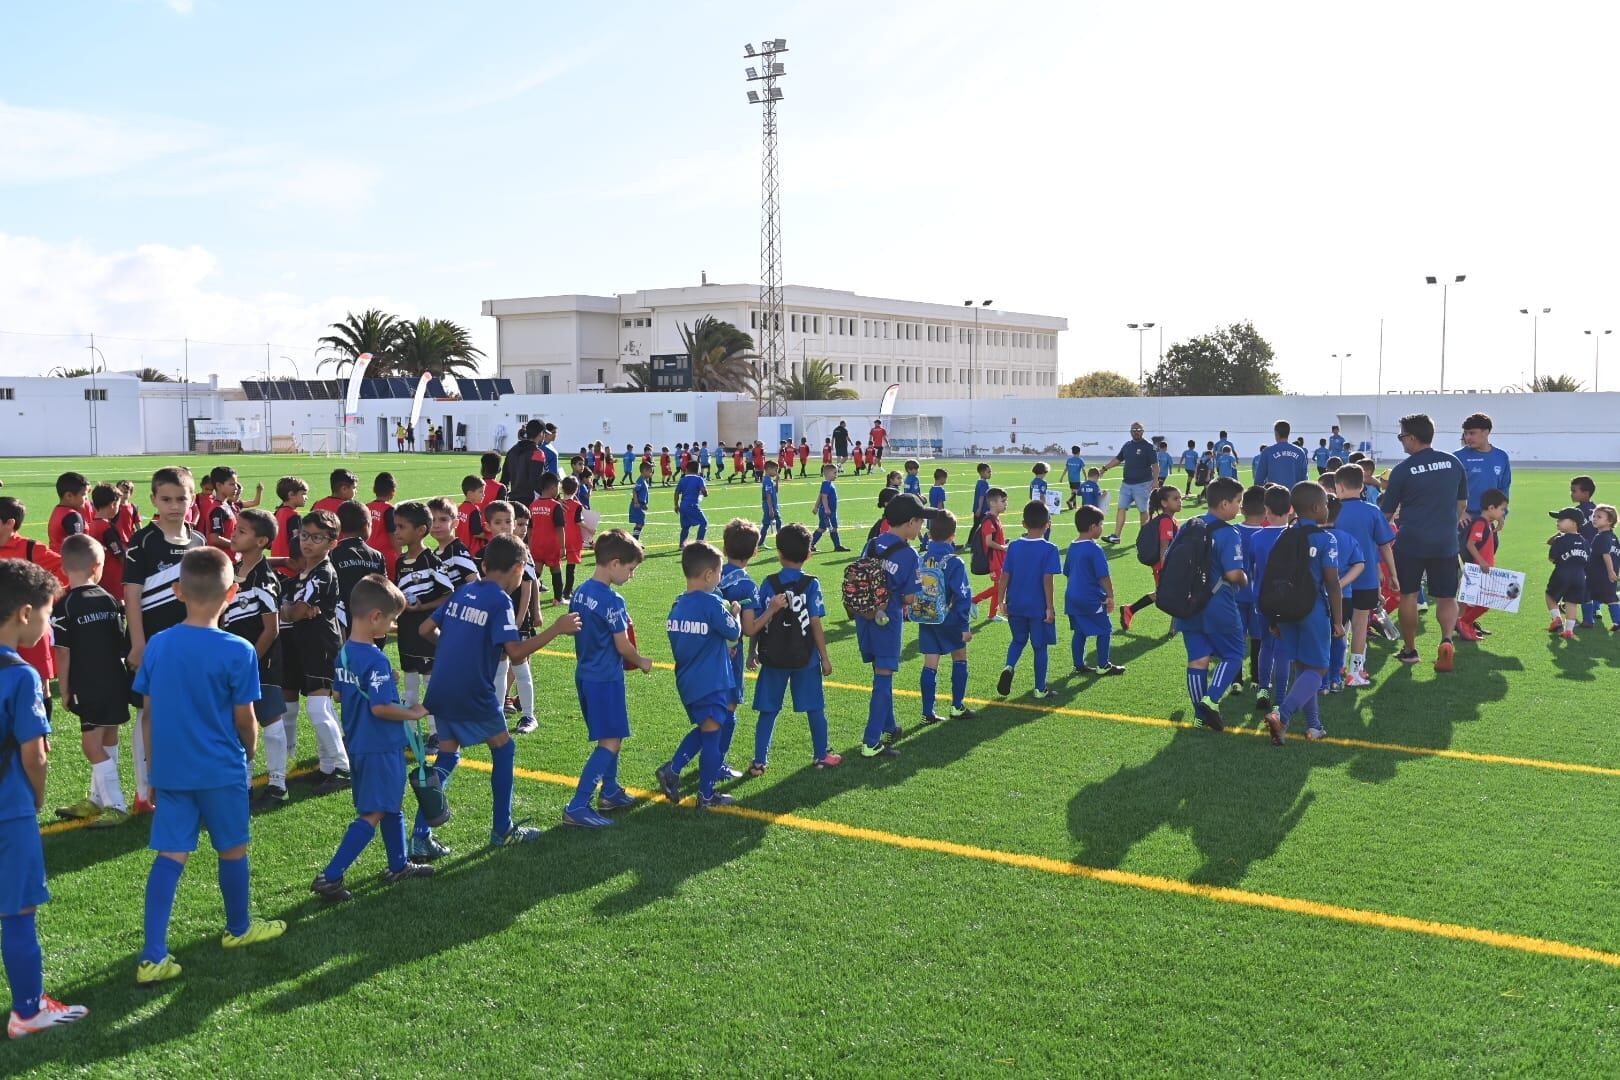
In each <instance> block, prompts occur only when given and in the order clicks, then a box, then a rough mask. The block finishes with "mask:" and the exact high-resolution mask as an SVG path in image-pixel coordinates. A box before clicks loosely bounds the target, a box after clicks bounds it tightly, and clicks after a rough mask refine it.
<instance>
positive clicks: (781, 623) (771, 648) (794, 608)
mask: <svg viewBox="0 0 1620 1080" xmlns="http://www.w3.org/2000/svg"><path fill="white" fill-rule="evenodd" d="M765 580H766V582H767V583H768V584H769V585H770V587H771V588H772V589H773V590H775V591H776V592H778V593H781V594H782V595H785V596H786V597H787V598H788V602H787V604H786V606H784V607H783V608H782V609H781V610H780V611H778V612H777V613H776V614H775V615H772V616H771V621H770V622H768V623H766V624H765V628H764V629H763V630H761V631H760V632H759V645H758V651H757V652H756V653H755V655H757V656H758V657H759V662H760V664H762V665H763V666H765V667H768V668H782V669H786V670H788V671H797V670H799V669H800V668H802V667H804V666H805V665H806V664H808V663H809V662H810V658H811V657H812V656H814V655H815V651H816V649H815V642H814V641H812V640H811V639H810V605H809V603H808V602H807V601H806V600H805V598H804V597H805V591H806V590H807V589H809V587H810V584H809V583H810V581H811V579H810V578H808V577H799V578H795V579H794V580H792V581H789V582H783V580H782V575H781V574H772V575H771V576H770V577H768V578H766V579H765Z"/></svg>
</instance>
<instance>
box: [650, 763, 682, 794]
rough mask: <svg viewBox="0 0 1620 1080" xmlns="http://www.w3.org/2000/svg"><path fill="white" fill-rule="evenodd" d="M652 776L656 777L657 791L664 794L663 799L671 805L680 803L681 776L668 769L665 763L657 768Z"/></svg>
mask: <svg viewBox="0 0 1620 1080" xmlns="http://www.w3.org/2000/svg"><path fill="white" fill-rule="evenodd" d="M653 775H655V776H657V777H658V790H659V791H662V792H663V793H664V798H666V799H668V800H669V801H670V802H672V803H678V802H680V801H681V774H680V773H678V772H676V771H675V770H674V769H672V768H670V767H669V764H668V763H667V762H666V763H664V764H663V765H660V766H658V771H657V772H656V773H654V774H653Z"/></svg>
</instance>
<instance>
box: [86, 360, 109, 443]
mask: <svg viewBox="0 0 1620 1080" xmlns="http://www.w3.org/2000/svg"><path fill="white" fill-rule="evenodd" d="M98 356H99V357H101V370H102V371H106V370H107V357H106V356H105V355H103V353H102V351H101V350H100V349H98V348H96V335H94V334H91V335H90V456H91V457H98V456H100V454H101V432H100V430H99V429H98V428H97V427H96V398H98V397H100V396H101V395H100V394H98V393H96V390H97V387H96V357H98Z"/></svg>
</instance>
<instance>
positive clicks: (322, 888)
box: [309, 874, 354, 904]
mask: <svg viewBox="0 0 1620 1080" xmlns="http://www.w3.org/2000/svg"><path fill="white" fill-rule="evenodd" d="M309 891H310V892H312V893H314V894H315V895H316V896H318V897H320V898H321V899H322V900H325V901H327V902H328V903H332V904H340V903H342V902H343V901H345V900H352V899H354V893H352V892H350V891H349V890H348V889H346V888H344V887H343V879H342V878H336V879H333V880H328V879H327V877H326V875H325V874H316V875H315V880H314V881H312V882H310V883H309Z"/></svg>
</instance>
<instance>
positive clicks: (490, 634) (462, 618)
mask: <svg viewBox="0 0 1620 1080" xmlns="http://www.w3.org/2000/svg"><path fill="white" fill-rule="evenodd" d="M433 624H434V625H435V626H437V627H438V628H439V643H438V647H437V649H436V650H435V652H434V660H433V678H432V679H431V680H429V681H428V689H427V696H426V697H425V698H424V699H423V701H422V704H423V705H425V706H427V709H428V711H429V712H431V713H434V714H435V715H443V716H451V717H463V716H466V717H479V718H483V717H488V716H491V715H494V716H499V715H501V701H500V698H498V697H496V694H495V670H496V668H498V667H499V666H500V663H501V659H502V658H503V657H504V656H505V655H506V648H505V645H506V643H507V642H508V641H516V640H518V628H517V618H516V617H515V615H514V613H513V611H512V598H511V597H510V596H508V595H506V590H504V589H502V588H501V586H500V584H499V583H498V582H494V581H489V580H480V581H471V582H468V583H467V584H465V585H463V586H461V587H460V588H459V589H457V590H456V591H455V592H453V593H451V594H450V596H449V598H448V599H447V600H445V602H444V603H442V604H440V605H439V606H438V608H437V609H435V610H434V612H433ZM504 696H505V695H504V694H502V695H501V697H504Z"/></svg>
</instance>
